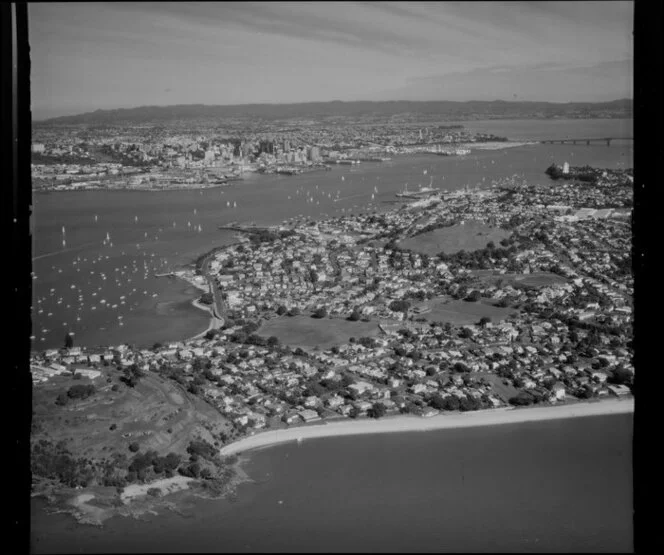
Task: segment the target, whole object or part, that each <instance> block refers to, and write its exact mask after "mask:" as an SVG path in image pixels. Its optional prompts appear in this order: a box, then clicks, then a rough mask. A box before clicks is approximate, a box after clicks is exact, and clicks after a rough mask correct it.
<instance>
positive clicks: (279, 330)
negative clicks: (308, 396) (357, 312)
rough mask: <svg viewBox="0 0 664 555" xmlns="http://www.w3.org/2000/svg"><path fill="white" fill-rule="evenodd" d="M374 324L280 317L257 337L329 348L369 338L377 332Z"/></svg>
mask: <svg viewBox="0 0 664 555" xmlns="http://www.w3.org/2000/svg"><path fill="white" fill-rule="evenodd" d="M379 331H380V330H379V329H378V324H377V323H376V322H362V321H357V322H350V321H348V320H346V319H345V318H327V317H326V318H311V316H309V315H301V316H281V317H279V318H274V319H273V320H270V321H269V322H267V323H265V324H264V325H263V326H262V327H261V328H260V329H259V330H258V334H259V335H261V336H263V337H270V336H271V335H274V336H275V337H277V338H278V339H279V341H280V342H281V343H282V344H284V345H289V346H291V347H302V348H303V349H304V348H312V347H316V346H318V347H320V348H321V349H329V348H330V347H332V346H334V345H341V344H344V343H348V340H349V339H350V338H351V337H355V338H360V337H373V336H376V335H378V333H379Z"/></svg>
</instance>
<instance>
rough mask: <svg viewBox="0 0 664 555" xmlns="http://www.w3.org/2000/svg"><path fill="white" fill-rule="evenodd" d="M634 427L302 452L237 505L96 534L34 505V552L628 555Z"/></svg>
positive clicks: (281, 460) (552, 427)
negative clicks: (610, 554) (591, 554)
mask: <svg viewBox="0 0 664 555" xmlns="http://www.w3.org/2000/svg"><path fill="white" fill-rule="evenodd" d="M632 422H633V418H632V416H631V415H612V416H599V417H582V418H574V419H569V420H558V421H548V422H532V423H524V424H509V425H501V426H489V427H483V428H466V429H460V430H441V431H436V432H422V433H407V434H404V433H398V434H387V435H380V434H379V435H372V436H355V437H341V438H325V439H314V440H306V441H305V442H304V443H302V444H301V445H297V444H295V443H293V444H287V445H281V446H275V447H272V448H268V449H264V450H262V451H258V452H255V453H254V454H253V455H252V456H251V459H250V462H249V463H248V465H247V469H248V471H249V474H250V475H251V476H252V477H253V478H254V479H255V480H256V483H254V484H247V485H243V486H241V488H240V495H239V500H238V501H237V502H235V503H231V502H226V501H204V500H196V501H194V502H193V503H192V504H191V505H190V506H189V507H187V508H186V509H185V516H180V515H176V514H174V513H170V512H165V513H164V514H160V515H159V516H153V515H149V516H148V517H147V518H146V519H145V520H141V521H138V520H133V519H127V518H121V517H116V518H113V519H111V520H110V521H108V522H107V524H106V525H105V527H104V528H103V529H97V528H95V527H92V526H81V525H78V524H76V523H75V521H74V519H73V518H72V517H70V516H66V515H51V516H49V515H46V514H45V513H44V512H43V511H41V510H39V508H40V505H39V503H37V502H35V503H34V509H35V510H34V511H33V522H32V524H33V532H32V548H33V551H34V552H35V553H102V552H105V553H127V552H144V553H150V552H218V553H224V552H252V551H253V552H279V551H281V552H324V551H328V552H334V551H362V552H371V551H374V552H519V553H543V552H548V553H553V552H574V551H576V552H586V553H588V552H629V551H632V549H633V547H632V465H631V440H632Z"/></svg>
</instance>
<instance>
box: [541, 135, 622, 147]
mask: <svg viewBox="0 0 664 555" xmlns="http://www.w3.org/2000/svg"><path fill="white" fill-rule="evenodd" d="M633 140H634V137H602V138H597V137H595V138H592V139H569V138H568V139H541V140H540V141H539V142H540V143H541V144H545V145H547V144H548V145H554V144H560V145H569V144H572V145H575V144H576V143H586V144H587V145H589V144H590V143H606V146H611V141H633Z"/></svg>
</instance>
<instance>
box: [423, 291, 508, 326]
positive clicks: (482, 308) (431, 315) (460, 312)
mask: <svg viewBox="0 0 664 555" xmlns="http://www.w3.org/2000/svg"><path fill="white" fill-rule="evenodd" d="M428 306H429V307H431V311H430V312H425V313H424V314H422V315H421V317H422V318H425V319H426V320H428V321H429V322H442V323H447V322H449V323H450V324H455V325H464V324H477V322H479V320H480V318H482V316H488V317H489V318H491V321H492V322H493V323H496V322H499V321H500V320H503V319H505V318H507V317H508V316H509V315H510V314H514V313H515V312H516V311H515V310H514V309H510V308H500V307H497V306H493V305H492V304H489V302H487V301H483V300H480V301H477V302H476V303H473V302H467V301H454V300H452V301H450V300H448V298H445V297H443V298H438V299H432V300H431V301H429V302H428Z"/></svg>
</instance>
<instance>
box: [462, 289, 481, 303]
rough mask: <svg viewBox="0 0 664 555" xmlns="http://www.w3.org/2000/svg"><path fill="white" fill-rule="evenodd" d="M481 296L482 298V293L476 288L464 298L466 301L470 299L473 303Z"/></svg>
mask: <svg viewBox="0 0 664 555" xmlns="http://www.w3.org/2000/svg"><path fill="white" fill-rule="evenodd" d="M481 298H482V294H481V293H480V292H479V291H478V290H477V289H474V290H473V291H471V292H470V295H468V296H467V297H466V298H465V299H464V301H468V302H471V303H476V302H477V301H479V300H480V299H481Z"/></svg>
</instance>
